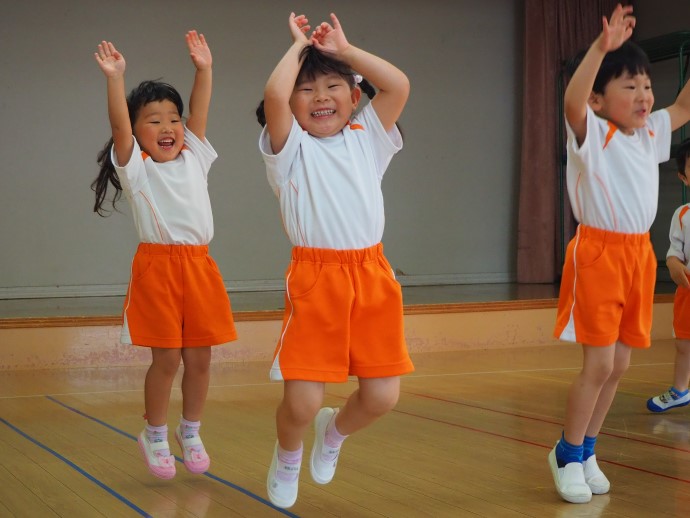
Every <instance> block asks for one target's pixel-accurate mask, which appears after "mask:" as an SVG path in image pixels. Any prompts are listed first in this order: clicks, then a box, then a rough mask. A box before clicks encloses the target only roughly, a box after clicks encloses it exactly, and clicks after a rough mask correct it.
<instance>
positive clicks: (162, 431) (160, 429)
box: [146, 423, 170, 457]
mask: <svg viewBox="0 0 690 518" xmlns="http://www.w3.org/2000/svg"><path fill="white" fill-rule="evenodd" d="M146 438H147V439H148V440H149V442H150V443H152V444H153V443H154V442H163V441H167V440H168V425H167V424H164V425H163V426H151V425H150V424H148V423H146ZM156 455H159V456H163V457H167V456H169V455H170V450H158V451H157V452H156Z"/></svg>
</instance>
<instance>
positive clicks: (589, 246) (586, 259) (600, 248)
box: [575, 239, 606, 269]
mask: <svg viewBox="0 0 690 518" xmlns="http://www.w3.org/2000/svg"><path fill="white" fill-rule="evenodd" d="M605 250H606V244H605V243H604V242H603V241H595V240H591V239H584V240H582V241H580V243H579V244H578V245H577V247H576V248H575V265H576V267H577V268H578V269H579V268H591V267H592V266H594V265H595V264H597V263H598V262H599V260H600V259H601V258H602V257H603V256H604V251H605Z"/></svg>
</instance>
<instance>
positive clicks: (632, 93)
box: [590, 72, 654, 135]
mask: <svg viewBox="0 0 690 518" xmlns="http://www.w3.org/2000/svg"><path fill="white" fill-rule="evenodd" d="M590 104H591V106H592V109H593V110H594V112H595V113H596V114H597V115H599V116H600V117H604V118H605V119H607V120H609V121H611V122H612V123H614V124H615V125H616V126H617V127H618V128H619V129H620V130H621V131H622V132H623V133H625V134H627V135H630V134H632V133H633V131H634V130H635V129H638V128H642V127H643V126H644V125H645V124H646V123H647V117H649V114H650V113H651V111H652V106H654V94H653V93H652V82H651V80H650V79H649V76H648V75H647V74H635V75H633V74H631V73H630V72H624V73H623V74H622V75H621V76H619V77H616V78H613V79H611V80H610V81H609V82H608V83H607V84H606V86H605V87H604V93H603V94H599V93H593V94H592V96H591V97H590Z"/></svg>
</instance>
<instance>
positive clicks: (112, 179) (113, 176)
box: [91, 137, 122, 217]
mask: <svg viewBox="0 0 690 518" xmlns="http://www.w3.org/2000/svg"><path fill="white" fill-rule="evenodd" d="M112 147H113V138H112V137H110V140H108V142H107V143H106V144H105V146H104V147H103V149H101V150H100V151H99V152H98V156H97V157H96V161H97V162H98V164H99V165H100V166H101V169H100V171H99V172H98V176H97V177H96V179H95V180H94V181H93V182H92V183H91V190H92V191H93V192H95V193H96V203H94V206H93V211H94V212H95V213H97V214H98V215H99V216H102V217H105V216H107V215H108V212H109V211H106V210H105V209H104V208H103V203H104V202H105V198H106V194H107V192H108V184H112V186H113V187H114V188H115V194H114V195H113V199H112V205H113V209H114V210H117V208H116V207H115V204H116V203H117V200H119V199H120V197H121V196H122V185H120V179H119V178H118V176H117V172H116V171H115V165H114V164H113V161H112V159H111V158H110V152H111V149H112Z"/></svg>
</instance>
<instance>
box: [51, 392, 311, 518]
mask: <svg viewBox="0 0 690 518" xmlns="http://www.w3.org/2000/svg"><path fill="white" fill-rule="evenodd" d="M46 398H47V399H48V400H50V401H52V402H53V403H55V404H57V405H60V406H62V407H64V408H66V409H67V410H70V411H71V412H74V413H76V414H79V415H80V416H82V417H85V418H86V419H90V420H91V421H94V422H96V423H98V424H100V425H102V426H105V427H106V428H108V429H109V430H112V431H113V432H116V433H119V434H120V435H123V436H124V437H127V438H128V439H131V440H133V441H136V440H137V438H136V437H135V436H134V435H132V434H129V433H127V432H125V431H123V430H120V429H119V428H116V427H114V426H113V425H111V424H108V423H106V422H105V421H102V420H100V419H98V418H97V417H93V416H91V415H89V414H86V413H84V412H82V411H81V410H79V409H78V408H74V407H72V406H69V405H68V404H66V403H63V402H62V401H60V400H59V399H55V398H54V397H53V396H46ZM175 459H176V460H177V462H180V463H183V459H182V458H181V457H178V456H177V455H175ZM204 476H206V477H208V478H210V479H211V480H215V481H216V482H219V483H221V484H223V485H224V486H227V487H230V488H232V489H234V490H236V491H239V492H240V493H242V494H243V495H246V496H248V497H250V498H253V499H254V500H256V501H258V502H261V503H262V504H264V505H267V506H268V507H271V508H272V509H275V510H276V511H278V512H279V513H281V514H284V515H285V516H290V517H291V518H299V516H298V515H296V514H293V513H291V512H290V511H286V510H285V509H281V508H280V507H276V506H274V505H273V504H272V503H271V502H270V501H269V500H266V499H265V498H262V497H260V496H259V495H255V494H254V493H252V492H251V491H249V490H247V489H245V488H243V487H240V486H238V485H237V484H233V483H232V482H230V481H229V480H225V479H224V478H221V477H219V476H217V475H214V474H213V473H211V472H209V471H207V472H206V473H204Z"/></svg>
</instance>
